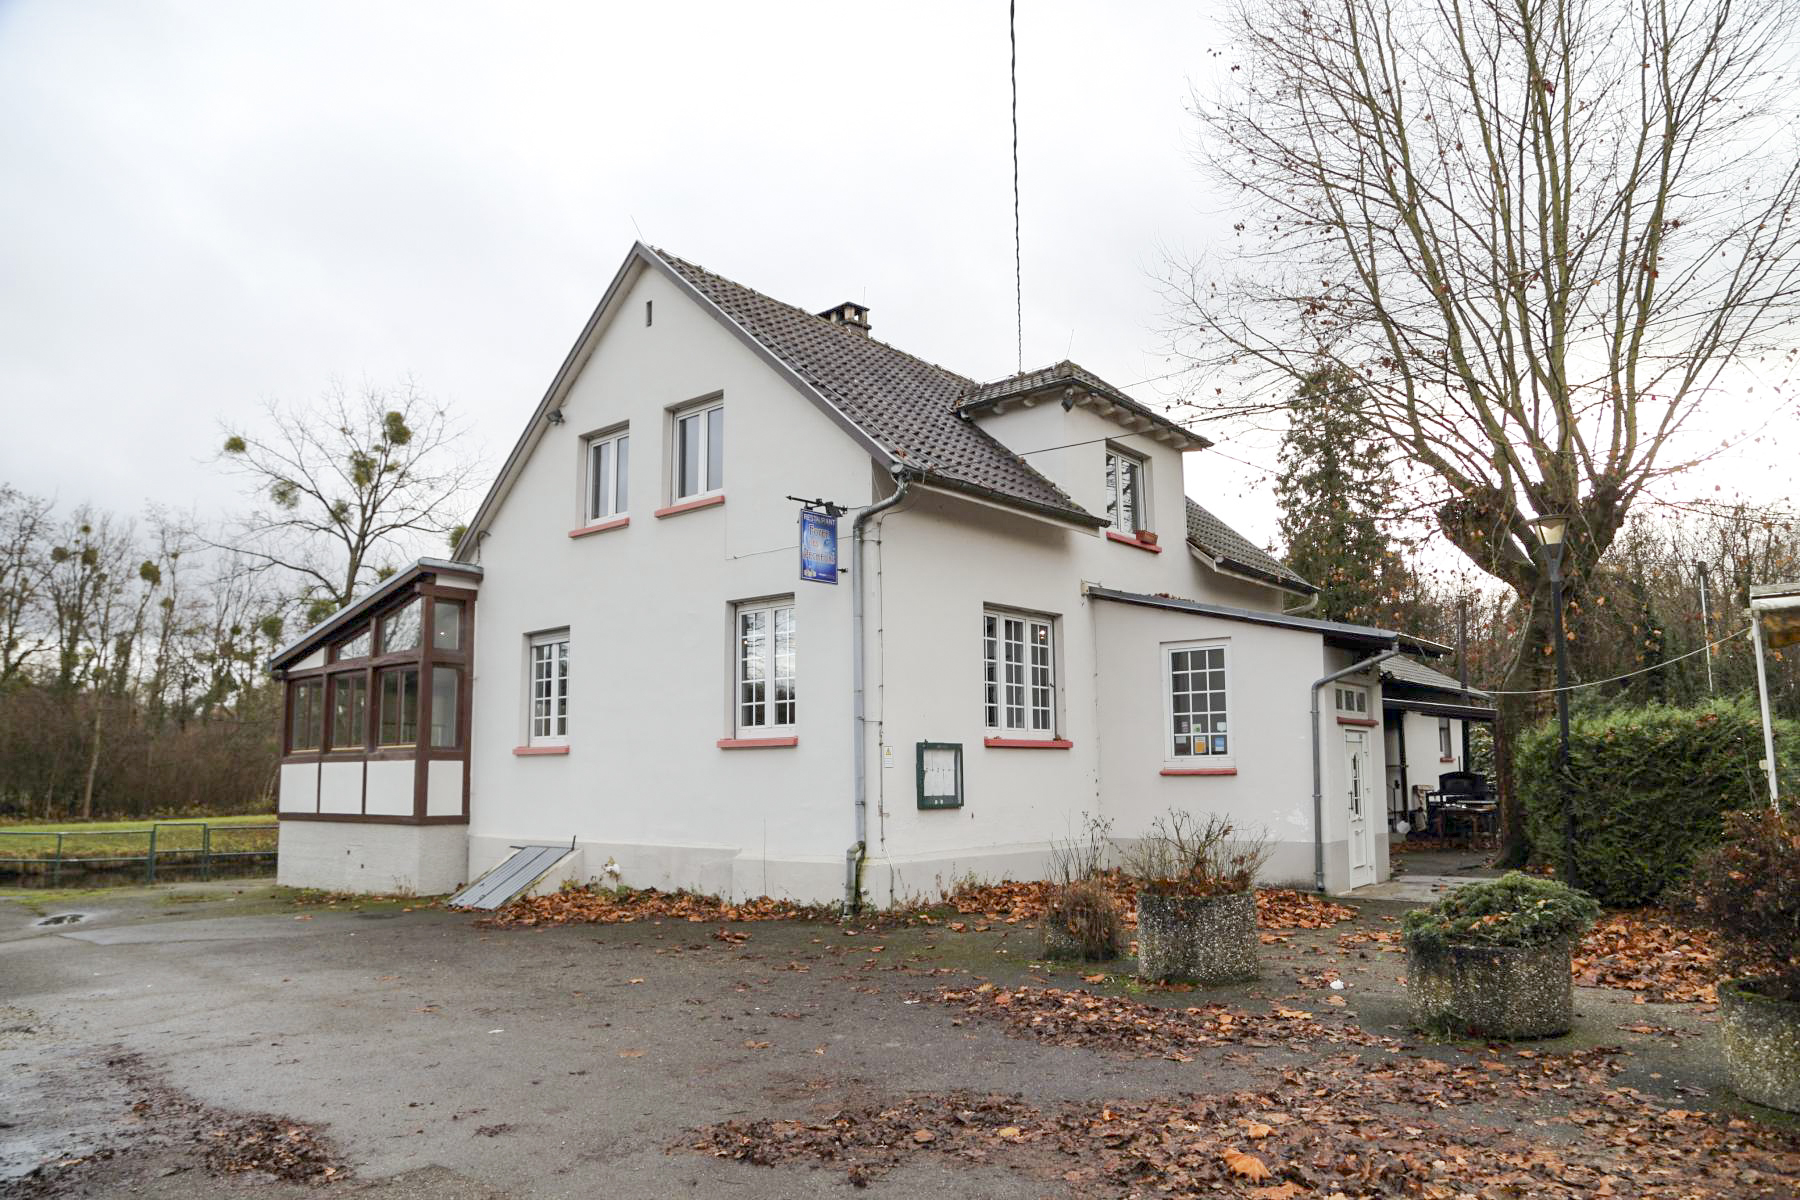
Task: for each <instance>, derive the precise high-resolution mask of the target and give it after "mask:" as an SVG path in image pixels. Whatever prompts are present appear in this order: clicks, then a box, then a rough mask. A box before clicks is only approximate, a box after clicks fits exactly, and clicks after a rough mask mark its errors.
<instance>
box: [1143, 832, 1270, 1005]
mask: <svg viewBox="0 0 1800 1200" xmlns="http://www.w3.org/2000/svg"><path fill="white" fill-rule="evenodd" d="M1268 858H1269V850H1268V843H1267V841H1266V839H1263V838H1260V837H1249V838H1244V837H1239V836H1238V835H1237V831H1236V830H1235V829H1234V828H1233V827H1232V824H1231V822H1230V821H1227V820H1225V819H1223V818H1221V817H1217V816H1212V817H1208V818H1207V819H1206V820H1205V821H1200V820H1198V819H1196V818H1195V817H1193V816H1192V815H1190V814H1188V813H1186V812H1182V811H1180V810H1171V811H1170V812H1169V813H1167V814H1166V815H1164V816H1161V817H1158V818H1157V819H1156V820H1155V821H1154V822H1152V824H1151V826H1150V831H1149V833H1148V834H1146V835H1145V836H1144V837H1143V838H1141V839H1140V840H1139V841H1138V844H1137V846H1136V847H1135V849H1133V850H1132V851H1131V852H1130V853H1128V854H1127V855H1126V856H1125V872H1126V874H1127V875H1128V876H1129V877H1130V878H1131V879H1132V880H1133V882H1135V883H1136V885H1137V917H1138V975H1139V977H1141V978H1143V979H1151V980H1189V981H1193V982H1196V983H1232V982H1237V981H1239V980H1245V979H1254V978H1255V977H1256V944H1257V943H1256V892H1255V890H1254V889H1255V886H1256V874H1257V872H1258V871H1260V870H1261V869H1262V866H1263V864H1264V863H1265V862H1267V861H1268Z"/></svg>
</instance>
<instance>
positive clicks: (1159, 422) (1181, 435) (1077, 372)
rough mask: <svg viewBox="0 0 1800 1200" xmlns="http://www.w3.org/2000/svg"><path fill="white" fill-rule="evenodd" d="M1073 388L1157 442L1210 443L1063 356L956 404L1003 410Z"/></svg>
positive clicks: (1188, 446) (980, 387) (1197, 446)
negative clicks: (1014, 403) (1037, 395)
mask: <svg viewBox="0 0 1800 1200" xmlns="http://www.w3.org/2000/svg"><path fill="white" fill-rule="evenodd" d="M1071 388H1073V389H1076V390H1077V394H1082V393H1085V395H1083V397H1082V398H1083V402H1085V403H1087V404H1089V405H1091V406H1093V407H1096V408H1098V409H1099V411H1100V415H1101V416H1104V417H1111V418H1112V419H1114V420H1116V421H1118V422H1119V423H1120V424H1122V425H1124V426H1126V427H1127V428H1128V429H1131V430H1133V431H1134V432H1137V433H1147V434H1149V435H1150V436H1151V437H1154V438H1156V439H1157V440H1158V441H1162V442H1167V443H1168V444H1170V445H1172V446H1176V447H1178V448H1180V449H1182V450H1204V449H1206V447H1208V446H1210V445H1212V442H1210V441H1208V440H1207V439H1206V438H1204V437H1202V436H1201V435H1200V434H1198V433H1195V432H1194V431H1193V430H1191V429H1188V428H1186V427H1184V426H1182V425H1178V424H1176V423H1175V422H1174V421H1171V420H1169V418H1167V417H1165V416H1164V415H1163V414H1161V413H1159V412H1157V411H1156V410H1155V409H1152V408H1146V407H1145V406H1144V405H1142V404H1139V403H1138V402H1137V401H1136V400H1133V399H1132V398H1131V397H1130V396H1127V395H1126V394H1125V393H1124V392H1121V391H1120V390H1119V389H1118V388H1116V387H1114V386H1113V385H1112V384H1110V383H1108V382H1106V381H1105V380H1104V379H1102V378H1100V377H1099V376H1098V375H1096V374H1094V373H1093V372H1092V371H1090V370H1088V369H1087V368H1086V367H1083V366H1081V365H1080V364H1079V363H1073V362H1070V361H1068V360H1067V359H1064V360H1063V361H1062V362H1059V363H1056V364H1054V365H1052V366H1048V367H1040V368H1039V369H1038V370H1035V371H1025V372H1023V373H1021V374H1018V375H1008V376H1007V377H1006V378H1005V379H996V380H994V381H993V382H992V383H982V384H977V385H975V386H974V387H972V388H971V389H970V390H969V391H968V392H967V393H966V394H964V396H963V397H962V399H961V400H960V401H959V402H958V403H957V406H956V407H957V411H958V412H965V413H974V412H981V411H984V410H987V409H993V410H995V411H1002V410H1004V409H1005V408H1006V406H1007V405H1008V404H1009V403H1011V402H1012V401H1015V400H1019V399H1021V398H1023V397H1026V396H1031V395H1033V394H1035V393H1038V392H1047V391H1053V392H1063V391H1065V390H1068V389H1071Z"/></svg>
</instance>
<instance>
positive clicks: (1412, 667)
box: [1381, 658, 1493, 700]
mask: <svg viewBox="0 0 1800 1200" xmlns="http://www.w3.org/2000/svg"><path fill="white" fill-rule="evenodd" d="M1381 677H1382V678H1383V679H1391V680H1394V681H1395V682H1397V683H1404V684H1410V685H1412V686H1413V687H1417V688H1429V689H1431V690H1432V691H1434V692H1448V693H1450V694H1451V695H1454V696H1472V697H1476V698H1479V699H1482V700H1491V699H1492V698H1493V697H1491V696H1489V695H1488V694H1487V693H1486V692H1484V691H1482V690H1481V689H1480V688H1473V687H1471V688H1465V687H1463V685H1462V684H1461V683H1459V682H1457V681H1456V680H1454V679H1452V678H1450V676H1448V675H1446V674H1444V673H1443V672H1442V671H1434V670H1432V669H1431V668H1430V667H1428V666H1426V665H1425V664H1424V663H1417V662H1414V661H1413V660H1412V659H1410V658H1390V659H1388V660H1387V661H1386V662H1384V663H1382V664H1381Z"/></svg>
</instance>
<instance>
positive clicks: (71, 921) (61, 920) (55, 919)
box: [33, 913, 88, 929]
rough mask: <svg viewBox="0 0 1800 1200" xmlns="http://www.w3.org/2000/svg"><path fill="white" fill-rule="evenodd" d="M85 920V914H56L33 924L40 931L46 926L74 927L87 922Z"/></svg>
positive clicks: (86, 916)
mask: <svg viewBox="0 0 1800 1200" xmlns="http://www.w3.org/2000/svg"><path fill="white" fill-rule="evenodd" d="M87 918H88V915H87V914H86V913H56V914H55V915H53V916H48V917H44V918H41V919H40V920H37V921H34V922H33V924H34V925H36V926H38V927H39V928H40V929H41V928H43V927H45V926H48V925H76V924H79V923H81V922H82V921H85V920H87Z"/></svg>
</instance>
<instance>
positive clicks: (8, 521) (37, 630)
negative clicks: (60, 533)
mask: <svg viewBox="0 0 1800 1200" xmlns="http://www.w3.org/2000/svg"><path fill="white" fill-rule="evenodd" d="M50 509H51V505H50V502H49V501H48V500H40V499H38V498H36V497H34V496H27V495H24V494H23V493H21V492H19V491H17V490H15V489H14V488H11V487H8V486H6V485H4V484H0V690H4V689H5V688H6V686H7V685H8V684H11V683H13V682H14V681H15V680H18V679H20V678H21V677H22V674H23V672H24V670H25V668H26V667H27V665H29V664H30V662H31V660H32V659H33V658H35V657H36V656H37V655H38V653H39V652H41V651H42V650H43V649H44V648H45V646H47V645H48V644H49V638H48V637H47V635H46V633H45V630H44V628H43V615H44V612H43V609H44V595H43V592H44V572H45V570H46V569H47V567H48V566H49V559H48V554H47V551H48V547H46V546H45V545H44V534H45V531H46V527H47V525H48V522H49V518H50Z"/></svg>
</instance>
